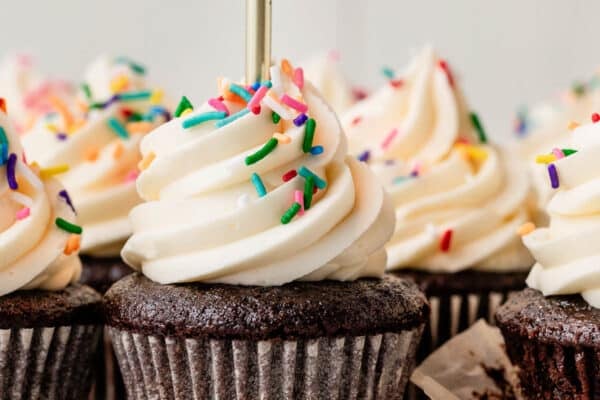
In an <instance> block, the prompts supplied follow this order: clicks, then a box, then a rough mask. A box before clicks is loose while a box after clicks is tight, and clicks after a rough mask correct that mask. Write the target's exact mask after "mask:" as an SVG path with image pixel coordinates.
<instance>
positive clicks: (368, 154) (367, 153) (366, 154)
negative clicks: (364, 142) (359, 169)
mask: <svg viewBox="0 0 600 400" xmlns="http://www.w3.org/2000/svg"><path fill="white" fill-rule="evenodd" d="M370 157H371V152H370V151H369V150H365V151H363V152H362V153H361V154H360V155H359V156H358V161H362V162H367V161H369V158H370Z"/></svg>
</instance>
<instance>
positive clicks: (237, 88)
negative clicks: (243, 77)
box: [229, 83, 252, 103]
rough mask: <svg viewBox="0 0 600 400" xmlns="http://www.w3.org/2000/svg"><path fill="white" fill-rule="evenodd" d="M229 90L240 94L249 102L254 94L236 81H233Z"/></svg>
mask: <svg viewBox="0 0 600 400" xmlns="http://www.w3.org/2000/svg"><path fill="white" fill-rule="evenodd" d="M229 91H230V92H231V93H234V94H237V95H238V96H240V97H241V98H242V99H244V100H245V101H246V103H247V102H249V101H250V99H252V95H251V94H250V92H249V91H247V90H246V89H244V88H243V87H241V86H239V85H236V84H235V83H232V84H230V85H229Z"/></svg>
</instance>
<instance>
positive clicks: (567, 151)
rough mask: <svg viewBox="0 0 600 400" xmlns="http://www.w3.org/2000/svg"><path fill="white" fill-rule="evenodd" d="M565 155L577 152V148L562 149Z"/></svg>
mask: <svg viewBox="0 0 600 400" xmlns="http://www.w3.org/2000/svg"><path fill="white" fill-rule="evenodd" d="M561 150H562V152H563V154H564V155H565V156H570V155H571V154H575V153H577V150H573V149H561Z"/></svg>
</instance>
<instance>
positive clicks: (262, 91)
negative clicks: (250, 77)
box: [246, 86, 269, 110]
mask: <svg viewBox="0 0 600 400" xmlns="http://www.w3.org/2000/svg"><path fill="white" fill-rule="evenodd" d="M268 91H269V88H268V87H267V86H261V87H260V88H258V90H257V91H256V93H254V96H252V98H251V99H250V101H249V102H248V104H247V105H246V108H248V109H249V110H252V109H254V108H255V107H259V106H260V102H261V101H262V99H263V98H264V97H265V95H266V94H267V92H268Z"/></svg>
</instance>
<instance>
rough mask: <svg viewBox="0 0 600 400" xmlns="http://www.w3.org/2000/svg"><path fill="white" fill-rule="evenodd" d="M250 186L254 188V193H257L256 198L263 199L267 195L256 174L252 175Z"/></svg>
mask: <svg viewBox="0 0 600 400" xmlns="http://www.w3.org/2000/svg"><path fill="white" fill-rule="evenodd" d="M251 179H252V184H253V185H254V187H255V188H256V193H258V197H263V196H265V195H266V194H267V189H265V185H264V184H263V181H262V179H260V176H258V174H257V173H256V172H254V173H253V174H252V178H251Z"/></svg>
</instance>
